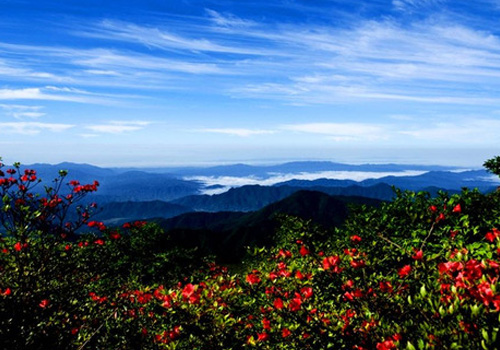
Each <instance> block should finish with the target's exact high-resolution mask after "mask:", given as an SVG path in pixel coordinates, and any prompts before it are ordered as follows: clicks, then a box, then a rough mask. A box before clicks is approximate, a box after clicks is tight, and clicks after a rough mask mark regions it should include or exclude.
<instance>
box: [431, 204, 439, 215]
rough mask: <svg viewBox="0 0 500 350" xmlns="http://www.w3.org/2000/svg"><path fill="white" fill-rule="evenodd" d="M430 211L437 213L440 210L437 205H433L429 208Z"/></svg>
mask: <svg viewBox="0 0 500 350" xmlns="http://www.w3.org/2000/svg"><path fill="white" fill-rule="evenodd" d="M429 210H430V211H431V212H433V213H435V212H436V211H437V210H438V208H437V207H436V206H435V205H431V206H430V207H429Z"/></svg>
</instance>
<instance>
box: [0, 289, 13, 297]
mask: <svg viewBox="0 0 500 350" xmlns="http://www.w3.org/2000/svg"><path fill="white" fill-rule="evenodd" d="M11 294H12V290H11V289H10V288H7V289H5V290H4V291H3V292H2V290H1V289H0V295H3V296H4V297H6V296H8V295H11Z"/></svg>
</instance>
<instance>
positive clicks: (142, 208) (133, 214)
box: [95, 201, 192, 225]
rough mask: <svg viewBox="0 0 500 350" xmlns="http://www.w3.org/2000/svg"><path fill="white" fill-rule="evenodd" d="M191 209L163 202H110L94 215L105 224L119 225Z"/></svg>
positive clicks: (178, 213)
mask: <svg viewBox="0 0 500 350" xmlns="http://www.w3.org/2000/svg"><path fill="white" fill-rule="evenodd" d="M190 211H192V210H191V209H190V208H187V207H184V206H182V205H178V204H173V203H168V202H163V201H147V202H131V201H128V202H110V203H106V205H104V206H103V207H102V211H101V212H99V214H97V215H96V216H95V219H96V220H100V221H103V222H104V223H105V224H107V225H120V224H122V223H124V222H126V221H133V220H145V219H150V218H157V217H162V218H171V217H174V216H178V215H181V214H183V213H187V212H190Z"/></svg>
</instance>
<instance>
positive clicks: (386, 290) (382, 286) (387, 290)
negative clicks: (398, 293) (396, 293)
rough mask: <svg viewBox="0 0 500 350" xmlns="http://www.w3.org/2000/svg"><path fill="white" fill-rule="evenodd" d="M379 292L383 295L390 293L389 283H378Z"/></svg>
mask: <svg viewBox="0 0 500 350" xmlns="http://www.w3.org/2000/svg"><path fill="white" fill-rule="evenodd" d="M379 287H380V290H381V291H382V292H384V293H392V291H393V288H392V284H391V282H389V281H382V282H380V283H379Z"/></svg>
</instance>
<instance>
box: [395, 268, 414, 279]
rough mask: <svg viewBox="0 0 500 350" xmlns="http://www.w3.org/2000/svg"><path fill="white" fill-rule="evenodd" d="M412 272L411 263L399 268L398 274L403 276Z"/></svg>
mask: <svg viewBox="0 0 500 350" xmlns="http://www.w3.org/2000/svg"><path fill="white" fill-rule="evenodd" d="M410 272H411V266H410V265H405V266H403V267H402V268H400V269H399V270H398V275H399V277H400V278H403V277H405V276H407V275H409V274H410Z"/></svg>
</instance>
